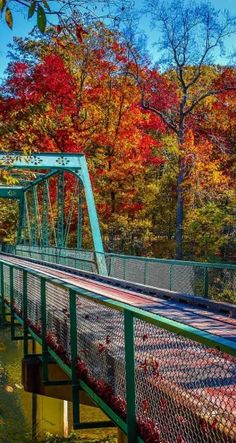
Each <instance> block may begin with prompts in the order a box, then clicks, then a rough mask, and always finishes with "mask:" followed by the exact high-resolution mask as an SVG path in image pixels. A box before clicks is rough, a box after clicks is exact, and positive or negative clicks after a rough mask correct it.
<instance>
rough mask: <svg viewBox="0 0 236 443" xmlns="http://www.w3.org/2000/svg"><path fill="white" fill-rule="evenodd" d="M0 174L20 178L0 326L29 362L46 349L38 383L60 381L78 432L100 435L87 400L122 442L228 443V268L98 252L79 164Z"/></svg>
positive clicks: (233, 314) (233, 416)
mask: <svg viewBox="0 0 236 443" xmlns="http://www.w3.org/2000/svg"><path fill="white" fill-rule="evenodd" d="M0 166H1V168H5V169H10V170H11V173H12V175H13V176H15V177H17V185H15V186H4V185H2V186H0V198H4V199H5V198H7V199H10V201H12V200H14V201H16V202H17V205H18V207H19V222H18V233H17V243H16V245H3V246H2V251H1V253H0V284H1V320H2V324H4V322H5V321H6V319H8V318H9V322H10V328H11V336H12V339H22V340H23V343H24V354H25V356H27V355H28V354H29V341H30V340H31V339H32V338H33V339H34V340H35V341H36V342H38V343H39V344H40V345H41V346H42V355H41V359H42V377H43V383H44V384H45V385H47V384H50V383H51V384H52V383H53V381H51V380H50V377H49V371H48V366H49V361H50V359H51V358H52V359H53V360H54V361H55V362H56V363H57V364H58V365H59V366H60V368H61V369H62V370H63V371H64V372H65V374H67V376H68V381H67V383H69V384H70V386H71V388H72V400H73V422H74V428H75V429H80V428H84V427H89V426H90V427H91V428H92V427H99V426H105V425H107V423H104V422H102V423H89V424H88V423H86V424H84V423H83V422H81V419H80V397H81V392H82V391H85V392H86V393H87V395H88V396H89V397H90V398H91V399H92V401H93V402H94V403H95V404H96V405H98V406H99V407H100V408H101V409H102V410H103V411H104V412H105V413H106V414H107V416H108V417H109V419H110V420H111V422H112V423H113V424H115V425H116V426H117V427H118V428H120V429H121V430H122V431H123V433H124V434H126V436H127V440H128V442H129V443H135V442H140V443H141V442H147V443H158V442H159V443H205V442H207V443H208V442H209V443H218V442H219V443H226V442H227V443H233V442H236V306H235V304H234V303H235V292H236V265H230V264H222V263H198V262H188V261H174V260H158V259H153V258H143V257H130V256H122V255H119V254H112V253H105V252H104V250H103V243H102V239H101V234H100V229H99V224H98V218H97V212H96V208H95V203H94V197H93V193H92V188H91V183H90V179H89V174H88V169H87V165H86V161H85V157H84V156H83V155H82V154H81V155H74V154H69V155H68V154H32V155H30V156H21V155H20V154H19V153H14V154H0ZM25 171H27V174H26V172H25ZM68 183H69V187H68V185H67V184H68ZM69 190H70V192H68V191H69ZM71 190H72V191H71ZM82 227H83V229H84V231H85V233H86V235H87V236H88V232H89V231H90V233H91V249H90V250H88V249H84V248H83V239H84V233H83V231H82ZM75 232H76V235H75V234H74V233H75ZM68 246H70V247H68ZM16 322H17V323H19V324H21V325H22V331H23V332H22V336H19V332H18V329H17V328H16ZM54 383H58V384H60V383H61V384H63V381H58V382H54ZM108 424H109V423H108Z"/></svg>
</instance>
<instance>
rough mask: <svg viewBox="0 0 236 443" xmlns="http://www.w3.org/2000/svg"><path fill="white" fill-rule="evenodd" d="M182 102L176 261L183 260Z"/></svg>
mask: <svg viewBox="0 0 236 443" xmlns="http://www.w3.org/2000/svg"><path fill="white" fill-rule="evenodd" d="M184 103H185V101H183V102H182V103H181V106H180V123H179V131H178V145H179V159H178V178H177V211H176V212H177V213H176V234H175V237H176V253H175V257H176V260H181V259H182V258H183V218H184V202H183V181H184V161H183V152H184V117H183V109H184Z"/></svg>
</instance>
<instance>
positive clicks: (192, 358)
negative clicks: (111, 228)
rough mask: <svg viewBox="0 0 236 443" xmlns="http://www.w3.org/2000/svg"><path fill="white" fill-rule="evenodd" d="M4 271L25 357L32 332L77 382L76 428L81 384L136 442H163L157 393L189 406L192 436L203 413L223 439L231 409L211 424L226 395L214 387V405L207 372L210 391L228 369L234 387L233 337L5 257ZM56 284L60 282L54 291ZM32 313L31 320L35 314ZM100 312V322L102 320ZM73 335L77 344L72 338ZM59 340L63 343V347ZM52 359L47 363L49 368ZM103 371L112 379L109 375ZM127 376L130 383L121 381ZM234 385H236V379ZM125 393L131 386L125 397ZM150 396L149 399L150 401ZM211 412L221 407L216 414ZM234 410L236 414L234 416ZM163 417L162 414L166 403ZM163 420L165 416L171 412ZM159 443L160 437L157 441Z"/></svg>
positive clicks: (175, 403) (3, 280)
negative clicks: (20, 324) (157, 416)
mask: <svg viewBox="0 0 236 443" xmlns="http://www.w3.org/2000/svg"><path fill="white" fill-rule="evenodd" d="M0 271H1V274H0V275H1V287H2V299H3V300H4V301H5V303H6V305H7V306H10V309H11V316H16V317H17V318H18V319H19V320H20V321H21V322H23V325H24V349H25V352H27V349H28V347H27V340H28V333H30V334H31V335H32V336H33V337H34V338H35V339H36V340H38V341H40V342H41V344H42V346H43V351H44V354H43V357H45V355H46V353H48V352H49V353H50V354H51V355H52V356H53V357H54V359H55V360H56V361H57V362H58V364H59V365H60V366H61V367H62V369H63V370H65V371H66V372H67V374H68V375H69V376H70V377H71V379H72V391H73V408H74V415H73V416H74V424H75V427H76V426H77V427H79V423H78V395H77V394H78V389H79V387H82V388H83V389H85V390H86V392H87V393H88V394H89V395H90V396H91V398H92V399H93V400H94V401H95V402H96V403H97V404H99V405H100V406H101V407H102V409H103V410H104V412H105V413H107V414H108V416H109V417H110V418H111V419H112V420H113V421H114V422H115V423H116V424H117V425H118V426H119V427H120V428H121V429H122V430H123V431H124V432H126V433H127V435H128V442H129V443H134V442H136V441H139V442H141V441H142V439H143V440H144V441H145V440H147V438H149V437H151V435H153V436H154V437H155V434H156V437H157V434H158V433H159V432H161V431H160V429H162V426H163V425H162V423H159V426H157V424H156V423H155V408H156V407H157V404H154V405H152V408H154V410H153V409H151V406H150V410H149V407H148V405H147V402H148V401H152V400H151V399H152V396H153V395H156V396H157V397H156V402H159V401H162V402H163V404H162V408H164V406H163V405H164V404H165V402H167V400H168V401H170V402H172V403H171V404H173V408H174V407H178V408H179V410H181V408H182V409H183V410H184V411H185V413H186V414H187V413H188V414H189V417H192V418H191V420H193V422H191V423H188V426H190V427H191V429H192V431H191V432H193V433H194V432H195V428H196V426H197V423H198V421H199V418H197V417H198V416H199V414H200V419H201V420H205V421H206V423H207V424H206V425H204V426H208V427H209V432H212V433H214V432H215V431H214V430H215V429H216V428H217V432H218V433H219V432H223V434H224V432H225V431H224V429H223V428H224V426H223V424H222V423H223V422H222V423H221V420H223V421H224V420H225V414H226V412H227V411H224V416H222V417H221V416H220V418H218V421H219V423H216V424H214V427H213V426H212V420H213V418H214V414H216V411H215V408H216V405H217V404H218V403H217V401H216V399H215V397H217V395H218V396H219V404H220V398H221V397H220V396H221V395H222V393H221V390H220V389H219V390H217V386H218V385H215V384H214V386H215V387H214V393H213V394H212V395H213V397H212V398H213V399H212V401H211V394H210V393H208V394H207V397H204V396H205V391H204V389H205V384H206V374H205V371H206V370H207V371H208V372H209V383H210V385H209V386H211V383H212V379H213V380H215V381H214V383H216V381H217V383H219V387H220V388H221V387H223V386H224V382H225V380H224V378H221V372H222V377H223V376H225V377H226V380H228V381H227V383H229V382H230V380H231V378H232V376H231V375H230V374H231V367H232V365H233V366H235V367H236V359H235V357H236V343H235V342H233V340H226V339H224V338H222V337H219V336H215V335H213V334H209V333H207V332H203V331H200V330H199V329H196V328H193V327H190V326H187V325H184V324H181V323H179V322H176V321H173V320H169V319H167V318H164V317H161V316H159V315H156V314H153V313H149V312H145V311H143V310H142V309H140V308H135V307H132V306H129V305H127V304H125V303H122V302H117V301H114V300H112V299H109V298H104V297H103V296H101V295H98V294H96V293H95V292H92V291H90V290H85V289H82V288H79V287H77V286H75V285H73V284H70V283H67V282H65V281H62V280H61V279H59V278H56V277H51V276H46V275H45V274H44V273H43V272H42V271H37V270H32V269H29V268H28V267H26V266H25V265H22V264H21V265H20V264H10V263H9V262H8V261H7V260H4V259H1V260H0ZM16 271H17V272H16ZM32 277H35V278H36V279H34V281H33V287H32V288H33V291H32V292H31V291H30V289H31V288H30V282H31V281H32ZM22 282H23V286H22ZM50 285H53V289H52V288H51V286H50ZM61 291H62V292H61ZM54 300H55V302H56V304H55V302H54ZM16 302H17V303H16ZM30 314H31V315H32V317H29V316H30ZM99 315H101V318H97V317H98V316H99ZM89 317H90V318H89ZM52 318H53V320H52ZM50 322H52V323H50ZM49 323H50V324H53V325H54V326H53V328H56V331H57V335H55V334H56V333H54V332H52V331H51V329H50V325H49ZM81 325H82V326H81ZM119 325H120V326H119ZM81 327H82V329H81ZM68 333H69V334H70V340H69V339H68V337H67V335H68ZM50 334H51V335H50ZM91 334H92V335H91ZM59 338H60V341H58V342H57V340H59ZM112 340H114V342H112ZM77 346H79V348H77ZM122 349H124V352H123V350H122ZM188 355H189V357H188ZM186 359H187V360H186ZM91 361H92V362H93V365H97V367H96V368H95V370H94V371H93V367H91ZM221 361H222V363H221ZM46 362H47V360H46V359H44V360H43V365H44V367H45V364H47V363H46ZM186 362H187V364H188V365H190V369H191V371H192V376H191V377H190V378H189V380H188V381H187V382H186V376H187V375H186V374H188V369H189V368H188V367H187V368H185V369H184V365H186ZM192 362H194V363H195V366H194V367H193V366H191V365H192ZM214 365H216V367H214ZM222 365H223V366H222ZM162 366H163V367H162ZM186 370H187V372H186ZM104 371H105V373H106V380H105V381H104V380H103V378H102V377H103V375H102V374H104ZM219 371H221V372H219ZM233 373H234V374H235V372H232V374H233ZM122 374H123V375H122ZM219 374H220V375H219ZM123 376H124V377H125V380H126V383H125V382H124V381H122V380H124V379H123ZM192 377H193V378H192ZM230 377H231V378H230ZM110 378H112V380H113V382H112V383H113V384H114V383H115V388H114V389H115V390H113V388H112V386H113V384H111V385H110V384H109V383H110V382H109V380H110ZM120 378H121V379H120ZM195 380H198V383H200V386H201V389H202V391H203V394H202V398H201V396H200V398H199V399H198V402H199V411H198V412H197V416H195V415H196V413H195V412H194V411H196V405H195V406H194V404H195V402H196V398H195V394H194V392H195V391H194V390H193V391H192V389H191V388H189V383H193V384H194V383H195ZM207 383H208V382H207ZM231 383H234V384H235V385H236V380H235V377H234V381H232V382H231ZM207 386H208V385H207ZM233 386H234V385H233ZM234 387H235V386H234ZM120 389H121V394H120V393H119V390H120ZM122 389H125V391H124V392H125V393H124V394H123V393H122V392H123V391H122ZM143 389H144V391H143V392H142V390H143ZM176 389H177V390H176ZM140 390H141V391H140ZM198 390H199V388H198ZM209 392H210V391H209ZM186 393H188V396H187V397H186V395H187V394H186ZM123 395H124V396H123ZM143 395H145V396H147V397H148V399H149V400H146V398H143ZM199 395H200V394H198V396H199ZM202 402H203V403H204V410H205V408H206V406H207V405H208V407H209V410H207V414H206V412H201V411H203V410H202V409H201V407H200V406H201V404H202ZM213 405H214V408H213ZM142 407H145V411H146V412H144V414H143V416H142V414H141V411H140V408H142ZM194 408H195V409H194ZM211 408H213V409H214V410H212V414H211ZM219 408H220V406H219ZM233 408H235V406H232V411H233ZM164 409H165V408H164ZM186 411H187V412H186ZM232 411H230V413H232V414H233V412H232ZM153 414H154V415H153ZM159 414H160V416H161V415H162V412H161V409H160V405H159ZM169 414H170V412H169ZM220 414H221V412H218V415H220ZM163 415H165V416H166V411H164V410H163ZM76 417H77V418H76ZM174 417H175V416H174V414H173V417H171V416H169V417H168V420H169V421H170V426H169V431H168V432H170V433H172V432H173V429H172V428H173V426H175V423H174V422H173V423H172V420H175V418H174ZM229 417H230V415H229ZM76 420H77V421H76ZM230 426H231V427H232V429H231V428H230V432H228V434H229V435H230V436H231V435H233V437H236V429H234V427H233V425H232V424H231V425H230ZM159 428H160V429H159ZM222 429H223V430H222ZM137 432H138V433H139V435H137ZM163 432H164V431H163ZM171 435H172V434H171ZM217 435H218V434H217ZM229 435H227V439H228V438H229ZM225 438H226V437H225ZM154 441H157V440H150V442H154ZM172 441H173V442H174V441H177V440H172ZM222 441H224V439H222ZM225 441H226V440H225ZM228 441H230V439H229V440H227V442H228Z"/></svg>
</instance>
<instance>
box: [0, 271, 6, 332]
mask: <svg viewBox="0 0 236 443" xmlns="http://www.w3.org/2000/svg"><path fill="white" fill-rule="evenodd" d="M0 267H1V323H2V326H4V325H5V302H4V292H5V291H4V272H3V263H1V264H0Z"/></svg>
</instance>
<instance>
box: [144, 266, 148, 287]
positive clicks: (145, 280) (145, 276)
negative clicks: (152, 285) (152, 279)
mask: <svg viewBox="0 0 236 443" xmlns="http://www.w3.org/2000/svg"><path fill="white" fill-rule="evenodd" d="M147 264H148V262H147V260H145V262H144V271H143V272H144V276H143V284H144V285H146V284H147Z"/></svg>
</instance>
